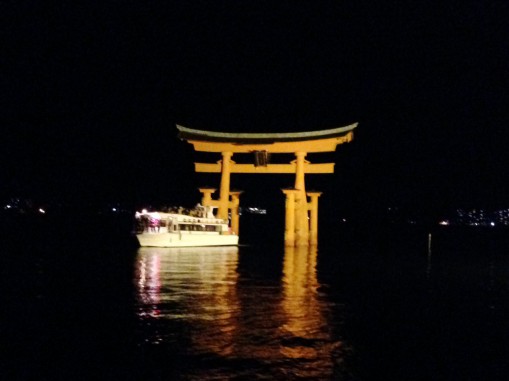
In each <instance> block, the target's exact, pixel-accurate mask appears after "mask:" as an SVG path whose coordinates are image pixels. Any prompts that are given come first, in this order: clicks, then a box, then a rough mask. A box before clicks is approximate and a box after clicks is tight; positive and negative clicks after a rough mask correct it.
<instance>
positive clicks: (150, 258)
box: [136, 247, 239, 356]
mask: <svg viewBox="0 0 509 381" xmlns="http://www.w3.org/2000/svg"><path fill="white" fill-rule="evenodd" d="M237 262H238V248H237V247H221V248H179V249H174V248H171V249H170V248H140V249H139V251H138V260H137V266H136V267H137V268H136V283H137V286H138V301H139V304H140V311H139V313H138V315H139V316H140V317H146V316H150V317H151V318H158V319H167V320H172V321H179V322H183V323H184V324H186V325H191V329H190V330H189V332H190V333H191V335H190V337H189V339H190V340H191V341H192V346H193V350H194V351H197V352H213V353H216V354H218V355H223V356H224V355H227V354H229V353H230V351H231V348H232V345H231V343H232V335H233V334H234V331H235V327H236V322H235V320H236V315H237V314H238V311H239V306H238V301H237V297H236V283H237V276H238V275H237V272H236V269H237ZM164 340H165V338H164V335H163V337H161V338H158V340H156V341H164Z"/></svg>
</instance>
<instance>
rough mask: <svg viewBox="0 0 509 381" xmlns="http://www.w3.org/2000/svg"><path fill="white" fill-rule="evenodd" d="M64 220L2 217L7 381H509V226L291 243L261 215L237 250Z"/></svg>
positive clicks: (393, 231) (368, 232)
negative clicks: (135, 241) (144, 243)
mask: <svg viewBox="0 0 509 381" xmlns="http://www.w3.org/2000/svg"><path fill="white" fill-rule="evenodd" d="M58 221H60V220H58ZM58 221H56V220H55V221H52V223H50V224H48V221H47V219H46V220H43V219H39V220H32V219H30V220H28V219H16V220H14V221H13V220H9V221H3V223H2V226H3V229H2V230H3V232H4V237H5V244H4V246H3V248H2V256H1V262H0V263H1V273H0V276H1V279H2V290H3V292H2V324H1V350H2V357H1V363H0V366H1V368H0V369H1V374H0V376H1V377H0V379H2V380H29V379H30V380H57V379H72V380H76V379H83V380H92V379H93V380H96V379H108V380H273V379H280V380H385V379H390V380H415V379H419V380H507V379H509V356H508V355H509V232H507V231H501V230H453V229H434V230H432V231H429V230H427V229H418V228H415V229H410V228H408V227H406V228H401V227H399V228H398V227H391V228H387V227H384V228H382V227H371V228H369V229H368V228H359V227H357V228H354V227H349V226H344V225H343V226H335V225H331V226H330V227H329V229H328V230H327V229H322V232H321V238H320V246H319V248H318V250H308V249H292V250H288V249H286V250H285V249H284V247H283V246H282V237H281V236H279V235H278V236H276V237H275V238H271V239H269V236H268V233H269V231H268V230H267V229H265V231H261V232H260V234H257V233H258V232H259V229H258V228H257V227H256V221H251V222H252V223H253V224H254V225H253V226H254V227H253V226H251V227H250V226H249V224H248V226H246V225H244V227H245V229H244V232H245V235H244V236H243V241H244V244H245V245H244V246H241V247H239V248H238V249H237V248H219V249H180V250H178V249H151V248H142V249H139V248H137V247H135V246H133V245H132V241H131V240H130V237H129V234H128V233H129V230H130V225H129V223H128V222H126V221H124V220H108V221H104V220H103V221H101V222H97V221H95V220H92V219H84V218H83V219H79V218H77V219H73V220H72V221H69V222H68V223H65V224H63V223H55V222H58ZM262 222H266V221H262ZM430 233H431V236H430V235H429V234H430ZM260 237H263V240H260Z"/></svg>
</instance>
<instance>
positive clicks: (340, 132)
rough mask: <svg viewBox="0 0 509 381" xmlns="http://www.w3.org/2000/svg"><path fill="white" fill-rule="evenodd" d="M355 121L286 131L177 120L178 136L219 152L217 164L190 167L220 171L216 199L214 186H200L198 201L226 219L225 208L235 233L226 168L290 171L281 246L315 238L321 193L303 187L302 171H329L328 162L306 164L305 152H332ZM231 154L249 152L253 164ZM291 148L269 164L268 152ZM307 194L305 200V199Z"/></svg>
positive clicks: (235, 200)
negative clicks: (232, 129)
mask: <svg viewBox="0 0 509 381" xmlns="http://www.w3.org/2000/svg"><path fill="white" fill-rule="evenodd" d="M355 127H357V123H354V124H351V125H349V126H345V127H339V128H334V129H329V130H321V131H312V132H292V133H225V132H212V131H203V130H194V129H191V128H187V127H182V126H179V125H177V128H178V130H179V137H180V138H181V139H184V140H187V141H188V142H189V143H190V144H192V145H193V146H194V149H195V150H196V151H200V152H217V153H221V155H222V160H220V161H218V162H217V163H195V170H196V172H210V173H221V186H220V190H219V199H217V200H213V199H212V193H214V192H215V190H216V189H214V188H200V192H201V193H202V195H203V196H202V204H203V205H208V206H217V208H218V211H217V216H218V217H219V218H222V219H228V212H229V211H230V212H231V216H232V217H231V218H232V223H231V226H232V230H233V231H234V232H235V233H237V234H238V232H239V214H238V209H239V197H240V193H241V192H231V191H230V175H231V174H232V173H292V174H293V173H294V174H295V187H294V188H292V189H283V193H284V194H285V195H286V208H285V210H286V216H285V245H286V246H307V245H316V244H317V240H318V197H320V195H321V192H307V193H306V187H305V180H304V176H305V174H306V173H334V163H324V164H311V163H310V162H308V161H307V160H305V157H306V155H307V154H308V153H315V152H332V151H335V150H336V146H337V145H338V144H342V143H348V142H350V141H351V140H352V139H353V130H354V128H355ZM235 153H254V154H255V164H237V163H235V162H234V161H233V160H231V158H232V156H233V154H235ZM274 153H293V154H295V160H293V161H292V162H291V163H289V164H269V155H270V154H274ZM307 197H309V201H308V199H307Z"/></svg>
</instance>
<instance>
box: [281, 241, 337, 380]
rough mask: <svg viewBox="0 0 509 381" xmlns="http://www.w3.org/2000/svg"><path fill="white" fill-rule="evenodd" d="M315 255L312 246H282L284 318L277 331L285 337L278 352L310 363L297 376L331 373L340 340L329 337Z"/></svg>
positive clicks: (327, 309)
mask: <svg viewBox="0 0 509 381" xmlns="http://www.w3.org/2000/svg"><path fill="white" fill-rule="evenodd" d="M317 254H318V253H317V249H316V248H315V247H309V248H308V247H287V248H286V249H285V257H284V262H283V299H282V302H281V307H282V310H283V313H284V316H285V318H286V319H285V323H284V324H283V326H282V327H281V331H282V335H283V336H284V337H287V340H286V341H285V342H283V345H281V347H280V351H281V354H283V355H284V356H285V357H287V358H291V359H303V360H307V361H310V362H311V364H312V365H313V366H310V367H307V368H306V369H303V370H301V371H300V372H299V373H300V376H305V377H319V378H322V377H324V376H327V375H332V373H333V368H334V363H335V359H337V357H338V350H340V349H341V346H342V343H341V342H340V341H333V340H332V337H331V336H332V335H331V333H330V328H329V327H330V321H329V320H330V316H329V315H330V311H329V308H328V305H327V303H326V302H325V301H324V300H323V299H322V298H321V297H320V295H319V293H318V288H319V287H320V284H319V283H318V280H317V275H316V264H317Z"/></svg>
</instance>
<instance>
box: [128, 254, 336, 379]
mask: <svg viewBox="0 0 509 381" xmlns="http://www.w3.org/2000/svg"><path fill="white" fill-rule="evenodd" d="M238 250H239V249H238V248H237V247H225V248H185V249H183V248H182V249H169V248H141V249H140V250H139V254H138V260H137V268H136V282H137V289H138V303H139V305H138V308H139V309H138V311H139V312H138V317H139V320H140V321H141V322H142V324H143V325H144V326H145V329H144V330H143V334H144V335H145V336H144V338H143V341H144V342H145V343H147V345H152V344H167V345H168V344H170V346H171V347H172V348H173V349H172V350H173V351H176V352H177V354H178V355H179V356H184V357H186V362H187V363H188V364H192V363H193V361H192V360H191V359H192V358H199V359H200V364H203V360H204V359H205V360H207V361H206V366H205V367H204V366H203V365H200V366H196V364H195V366H192V365H189V366H188V368H183V369H182V370H181V373H183V374H182V375H184V376H186V379H211V378H213V379H225V378H231V377H247V378H248V379H255V378H260V377H262V378H263V377H269V378H278V379H279V378H290V379H293V378H295V377H297V378H312V379H331V377H336V376H337V375H338V374H343V373H344V369H340V368H344V363H343V360H344V358H343V357H344V350H345V349H344V346H343V345H342V343H341V342H340V341H339V340H338V339H337V338H336V339H335V338H334V335H335V334H336V335H337V332H336V333H335V334H334V333H332V331H334V324H335V323H334V319H333V318H332V310H331V306H332V303H331V302H329V301H328V300H327V297H326V296H325V295H321V294H320V292H319V287H320V284H319V283H318V280H317V276H316V262H317V252H316V249H315V250H313V249H309V248H306V247H304V248H287V249H286V250H285V254H284V257H283V274H282V278H281V279H279V280H278V279H274V278H270V277H269V278H266V277H263V276H260V274H256V269H254V268H248V267H249V266H250V264H251V265H252V264H253V263H254V262H256V260H254V261H251V260H247V261H242V262H239V253H238ZM240 255H242V252H241V254H240ZM246 255H253V253H252V252H247V253H246ZM252 259H254V258H252ZM260 260H261V261H263V259H261V258H260ZM241 263H242V266H244V267H245V268H239V266H240V264H241ZM272 264H274V262H272ZM239 274H242V277H241V276H240V275H239ZM168 356H171V354H170V353H168Z"/></svg>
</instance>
